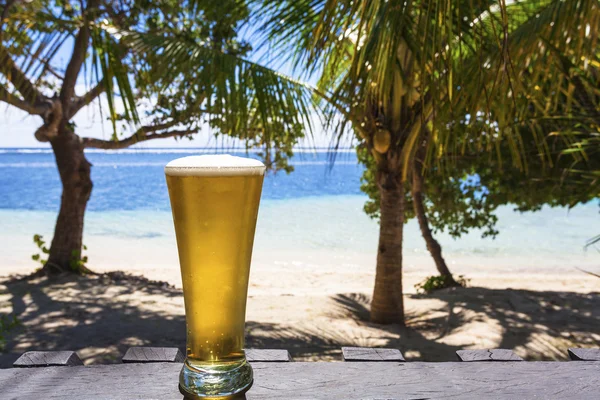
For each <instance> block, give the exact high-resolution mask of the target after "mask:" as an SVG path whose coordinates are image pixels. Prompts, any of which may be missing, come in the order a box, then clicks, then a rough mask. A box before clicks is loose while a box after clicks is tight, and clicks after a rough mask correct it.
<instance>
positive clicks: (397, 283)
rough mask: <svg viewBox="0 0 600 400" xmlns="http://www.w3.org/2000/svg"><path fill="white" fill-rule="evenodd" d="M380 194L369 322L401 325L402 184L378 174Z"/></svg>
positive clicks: (393, 177) (396, 177)
mask: <svg viewBox="0 0 600 400" xmlns="http://www.w3.org/2000/svg"><path fill="white" fill-rule="evenodd" d="M378 186H379V193H380V196H381V198H380V202H381V203H380V204H381V205H380V209H381V218H380V227H379V245H378V247H377V268H376V272H375V288H374V290H373V301H372V302H371V320H372V321H373V322H376V323H380V324H391V323H398V324H400V325H404V299H403V297H402V233H403V228H404V183H403V182H402V179H401V175H400V174H399V173H397V172H396V171H393V170H379V171H378Z"/></svg>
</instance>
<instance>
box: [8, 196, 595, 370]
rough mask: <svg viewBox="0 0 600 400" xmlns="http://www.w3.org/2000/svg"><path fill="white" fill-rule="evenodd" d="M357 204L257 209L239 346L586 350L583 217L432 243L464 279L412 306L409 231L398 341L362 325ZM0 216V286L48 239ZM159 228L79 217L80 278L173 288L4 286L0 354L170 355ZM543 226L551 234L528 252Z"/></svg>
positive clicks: (532, 220) (418, 245)
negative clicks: (6, 246) (144, 351)
mask: <svg viewBox="0 0 600 400" xmlns="http://www.w3.org/2000/svg"><path fill="white" fill-rule="evenodd" d="M362 201H363V198H362V197H358V196H349V197H339V198H338V199H336V201H331V200H330V199H329V200H328V199H323V198H307V199H298V200H294V201H280V202H278V201H270V202H269V201H267V202H264V204H263V206H262V208H261V212H260V216H259V224H258V228H257V234H256V243H255V252H254V257H253V263H252V270H251V277H250V282H251V283H250V288H249V300H248V310H247V320H248V344H249V346H255V347H263V348H264V347H277V348H289V349H290V350H291V351H292V353H293V354H294V356H295V357H296V358H299V359H306V358H307V359H315V358H324V359H339V347H340V346H341V345H359V346H392V347H398V348H400V349H402V350H403V351H404V352H405V354H406V356H407V357H409V358H421V359H426V360H452V359H454V355H453V352H454V351H455V350H456V349H460V348H488V347H505V348H506V347H508V348H513V349H515V351H516V352H517V353H518V354H520V355H521V356H523V357H527V358H529V359H548V358H550V359H561V358H562V359H564V358H565V357H566V352H565V351H566V350H565V349H566V348H567V347H569V346H577V345H581V346H583V345H596V346H597V345H599V344H600V315H599V313H600V311H599V310H600V298H599V297H600V296H598V294H599V292H600V279H598V278H596V277H593V276H591V275H588V274H585V273H584V272H582V271H580V270H579V269H577V268H581V269H584V270H588V271H590V272H595V273H598V272H599V270H598V266H599V264H600V263H599V262H598V260H599V258H598V257H600V256H599V255H598V254H597V252H596V251H595V250H593V249H592V250H588V251H584V250H583V246H582V244H583V242H584V240H583V239H582V238H586V237H589V236H586V235H589V234H590V233H591V232H593V227H588V229H587V231H585V229H584V231H583V232H582V231H581V227H582V226H585V225H582V221H584V220H586V218H589V216H590V215H593V214H592V213H594V212H597V211H596V210H595V209H594V208H589V209H586V208H581V209H575V210H572V211H571V212H570V213H568V214H566V213H564V212H560V210H547V211H545V214H543V215H540V214H537V215H536V214H529V215H527V214H526V215H524V216H523V217H522V224H519V223H518V219H517V218H516V217H515V218H513V219H512V220H509V221H508V223H505V222H502V221H503V220H502V218H501V225H500V228H501V229H500V231H501V235H500V236H499V237H498V239H497V240H496V241H491V240H480V239H479V238H478V237H477V235H476V234H473V235H468V236H467V237H466V238H464V239H461V240H458V241H453V240H451V239H449V238H448V237H447V236H445V235H443V234H442V235H439V237H440V241H441V242H442V245H443V246H444V250H445V255H446V258H447V261H448V263H449V266H450V268H451V269H452V271H453V272H454V273H455V274H458V275H465V276H466V277H467V278H468V279H470V282H469V286H470V287H469V288H465V289H455V290H446V291H441V292H438V293H434V294H432V295H429V296H423V295H417V294H416V292H415V289H414V284H415V283H417V282H419V281H421V280H422V279H424V278H425V277H426V276H428V275H433V274H435V269H434V266H433V263H432V261H431V260H430V258H429V257H428V254H427V253H426V250H425V247H424V244H423V242H422V239H421V238H420V237H419V235H418V230H417V228H416V226H415V225H414V224H413V223H412V222H411V223H409V225H408V226H407V229H406V232H407V233H406V240H405V275H404V276H405V283H404V290H405V293H406V311H407V315H408V324H409V328H410V329H408V330H401V329H400V328H398V327H396V326H387V327H386V326H377V325H374V324H371V323H369V322H368V321H367V317H368V313H367V309H368V302H369V297H370V295H371V293H372V288H373V281H374V266H375V263H374V260H375V249H376V243H377V241H376V240H377V236H376V234H377V224H376V222H373V221H371V220H369V219H368V218H367V217H366V216H365V215H364V214H362V212H361V211H360V209H361V207H362ZM592 206H595V205H592ZM595 207H597V206H595ZM503 212H505V213H507V214H508V215H509V216H510V215H511V214H510V213H512V211H510V210H503ZM0 214H3V215H2V217H3V221H4V222H5V224H6V225H5V227H4V229H2V231H1V233H0V241H1V242H2V243H11V249H10V251H3V252H2V254H0V274H1V275H2V276H8V275H12V274H27V273H30V272H32V271H33V270H34V268H35V267H36V266H35V264H34V263H33V261H31V260H30V258H29V257H30V255H31V254H32V253H33V252H34V247H33V245H32V244H31V237H30V235H31V233H32V232H40V233H45V234H48V233H49V231H51V227H52V222H53V218H54V215H53V214H52V213H50V212H37V213H33V212H27V211H10V212H8V211H0ZM517 216H518V215H517ZM542 217H543V218H542ZM170 218H171V217H170V214H169V213H168V212H151V211H135V212H125V211H123V212H102V213H94V212H90V213H89V214H88V220H87V221H88V222H87V223H88V228H86V236H85V243H86V244H87V245H88V248H89V250H88V255H89V257H90V261H89V267H90V268H92V269H93V270H94V271H96V272H109V271H125V272H127V273H129V274H134V275H143V276H144V277H146V278H148V279H151V280H157V281H165V282H168V283H169V284H171V285H173V288H169V287H165V286H164V285H160V284H159V285H154V284H148V283H145V282H138V281H130V280H119V279H117V280H116V281H115V280H113V279H112V278H111V279H109V278H106V277H105V278H98V277H88V278H83V279H81V280H72V279H67V280H62V281H59V282H55V283H51V282H46V281H45V280H44V279H41V280H36V281H35V282H34V284H33V285H26V284H25V283H23V282H19V283H8V284H6V283H5V286H4V287H3V291H2V294H1V295H0V307H1V308H0V311H1V312H3V313H13V312H16V313H17V314H18V315H19V319H20V320H21V321H22V325H23V326H22V327H21V328H19V329H18V330H16V331H15V333H14V334H12V335H11V338H10V339H9V342H8V345H7V351H8V352H9V353H10V354H16V353H19V352H22V351H24V350H27V349H32V348H38V349H39V348H57V349H58V348H72V349H75V350H78V351H79V354H80V355H81V356H82V357H84V358H85V360H86V362H88V363H92V362H113V361H118V357H119V355H120V354H121V355H122V353H123V352H124V351H125V350H126V348H127V346H130V345H134V344H139V345H161V346H162V345H173V346H179V347H180V348H184V347H185V344H184V341H185V329H184V312H183V299H182V296H181V292H180V289H178V288H180V287H181V283H180V275H179V267H178V262H177V261H178V260H177V251H176V245H175V240H174V236H173V231H172V226H171V219H170ZM507 219H508V217H506V216H505V217H504V221H507ZM334 221H338V223H337V224H333V223H332V222H334ZM547 224H551V225H552V226H553V231H554V232H560V233H561V235H563V236H562V237H561V238H553V237H552V236H549V235H546V236H545V237H544V238H543V240H537V239H536V238H535V235H537V234H540V232H545V229H547ZM319 229H321V230H319ZM324 229H327V231H323V230H324ZM47 237H49V236H47ZM9 239H10V241H9ZM524 241H528V242H527V243H524ZM565 248H567V249H568V248H571V249H572V252H571V254H569V253H568V252H566V251H565ZM117 278H118V277H117ZM504 289H512V290H504ZM109 311H110V312H109ZM113 314H115V315H113Z"/></svg>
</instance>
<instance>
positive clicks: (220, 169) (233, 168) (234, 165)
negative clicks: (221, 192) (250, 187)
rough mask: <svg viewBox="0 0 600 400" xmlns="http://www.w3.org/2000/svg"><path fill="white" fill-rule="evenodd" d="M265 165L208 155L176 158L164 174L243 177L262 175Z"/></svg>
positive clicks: (248, 159) (219, 155) (242, 158)
mask: <svg viewBox="0 0 600 400" xmlns="http://www.w3.org/2000/svg"><path fill="white" fill-rule="evenodd" d="M265 169H266V167H265V165H264V164H263V163H262V162H260V161H259V160H255V159H252V158H244V157H237V156H232V155H229V154H210V155H202V156H189V157H182V158H177V159H175V160H173V161H171V162H169V163H168V164H167V166H166V167H165V174H167V175H172V176H243V175H264V173H265Z"/></svg>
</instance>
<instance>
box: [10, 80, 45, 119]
mask: <svg viewBox="0 0 600 400" xmlns="http://www.w3.org/2000/svg"><path fill="white" fill-rule="evenodd" d="M0 101H4V102H5V103H8V104H10V105H11V106H14V107H17V108H18V109H20V110H23V111H25V112H26V113H29V114H33V115H43V114H44V113H45V112H46V110H47V109H48V108H49V107H45V106H34V105H32V104H30V103H28V102H26V101H24V100H21V99H20V98H19V97H17V96H15V95H14V94H12V93H10V92H9V91H8V90H6V88H5V87H3V86H0Z"/></svg>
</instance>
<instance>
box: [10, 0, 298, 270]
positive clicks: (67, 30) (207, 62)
mask: <svg viewBox="0 0 600 400" xmlns="http://www.w3.org/2000/svg"><path fill="white" fill-rule="evenodd" d="M192 6H193V7H194V9H193V12H191V10H190V7H192ZM0 13H1V20H0V101H3V102H5V103H8V104H9V105H11V106H13V107H15V108H17V109H20V110H21V111H23V112H25V113H27V114H29V115H33V116H37V117H39V118H40V127H39V129H37V131H36V132H35V137H36V139H37V140H39V141H40V142H49V143H50V144H51V146H52V149H53V150H54V154H55V158H56V162H57V167H58V170H59V173H60V177H61V182H62V185H63V196H62V200H61V208H60V212H59V216H58V219H57V223H56V227H55V233H54V237H53V239H52V243H51V245H50V248H49V258H48V261H47V262H46V263H45V265H44V271H45V272H62V271H72V268H71V266H72V265H82V264H81V263H79V261H81V248H82V232H83V220H84V213H85V208H86V205H87V202H88V199H89V197H90V195H91V193H92V181H91V178H90V171H91V165H90V163H89V162H88V161H87V159H86V158H85V154H84V149H86V148H101V149H118V148H123V147H127V146H130V145H133V144H136V143H139V142H142V141H146V140H152V139H161V138H168V137H175V138H190V137H192V136H193V135H194V134H195V133H197V132H198V131H199V130H200V129H201V128H202V127H203V126H205V125H206V123H208V124H209V125H210V127H211V128H212V131H213V133H215V134H218V135H220V134H223V135H229V136H232V137H234V138H236V139H239V140H241V141H242V142H243V143H245V144H246V145H247V146H248V147H256V148H259V149H261V150H262V154H263V156H264V158H265V161H266V163H267V164H268V166H270V167H272V168H282V169H286V170H289V169H290V167H289V165H288V164H287V161H286V160H287V158H288V157H289V156H290V155H291V151H292V146H293V145H294V144H295V143H296V142H297V140H298V138H299V137H300V136H301V135H303V133H304V129H305V128H306V126H307V124H306V121H305V120H303V119H302V116H303V115H305V114H306V112H302V110H305V109H307V107H308V104H306V101H307V100H309V98H308V97H307V96H303V95H302V93H303V91H304V90H305V89H304V88H303V87H301V86H298V85H295V84H293V83H291V82H289V81H288V80H286V78H285V77H283V76H281V75H280V74H277V73H275V72H274V71H272V70H269V69H267V68H264V67H261V66H259V65H257V64H255V63H252V62H249V61H247V60H245V59H244V58H243V57H244V56H245V55H246V54H247V53H248V52H249V50H250V45H249V44H248V43H247V42H244V41H243V40H240V39H239V38H238V30H239V26H240V22H241V21H242V20H244V19H245V18H246V17H247V9H246V8H245V7H244V6H243V5H240V4H237V2H235V1H234V0H225V1H221V2H219V3H218V4H216V3H214V2H198V3H197V4H196V3H194V4H188V3H180V2H178V1H173V0H160V1H156V2H148V1H144V0H128V1H119V2H112V1H102V0H87V1H65V0H32V1H27V2H24V1H16V0H8V1H5V2H3V3H2V4H0ZM184 54H185V56H186V58H187V61H186V62H183V61H182V55H184ZM65 58H66V59H67V61H66V62H63V61H61V60H63V59H65ZM93 103H94V104H98V106H99V107H100V112H101V115H102V117H103V118H107V119H108V120H109V121H110V122H111V125H112V131H113V133H112V136H111V137H110V138H106V139H98V138H86V137H80V136H79V135H78V134H77V126H76V125H75V123H74V120H73V119H74V117H75V116H76V115H77V113H78V112H80V111H81V110H82V109H83V108H85V107H86V106H88V105H90V104H93ZM74 255H75V257H76V258H78V259H76V260H73V257H74ZM74 262H75V264H73V263H74Z"/></svg>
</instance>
